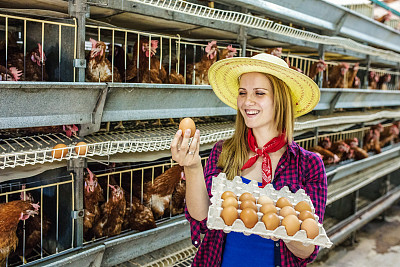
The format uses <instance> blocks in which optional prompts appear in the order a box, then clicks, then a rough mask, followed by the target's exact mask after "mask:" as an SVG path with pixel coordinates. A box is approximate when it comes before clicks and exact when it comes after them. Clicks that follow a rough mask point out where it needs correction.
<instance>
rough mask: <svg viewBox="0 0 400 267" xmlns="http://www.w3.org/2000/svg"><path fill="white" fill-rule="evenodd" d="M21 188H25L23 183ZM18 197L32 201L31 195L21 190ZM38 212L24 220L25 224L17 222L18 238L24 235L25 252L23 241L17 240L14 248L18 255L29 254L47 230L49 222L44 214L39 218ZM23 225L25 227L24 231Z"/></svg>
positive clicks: (20, 238) (22, 237)
mask: <svg viewBox="0 0 400 267" xmlns="http://www.w3.org/2000/svg"><path fill="white" fill-rule="evenodd" d="M22 189H23V190H24V189H25V185H22ZM20 199H21V200H23V201H30V202H31V203H34V199H33V196H32V195H31V194H30V193H28V192H26V193H24V192H21V195H20ZM40 212H41V211H38V214H37V215H38V216H33V217H30V218H28V219H27V220H25V226H24V225H23V223H22V222H20V223H19V224H18V228H17V237H18V240H23V239H24V235H25V254H24V255H23V249H24V248H23V245H24V244H23V242H19V243H18V247H17V250H16V253H17V255H18V256H22V255H23V256H24V257H27V256H28V255H30V254H31V253H32V251H33V249H34V248H35V247H36V246H37V245H38V244H40V240H41V239H42V236H43V237H45V236H46V235H47V233H48V232H49V230H50V226H51V222H50V220H49V219H48V218H47V216H45V215H44V214H43V215H42V218H41V216H40ZM42 225H43V226H42ZM24 227H25V233H24Z"/></svg>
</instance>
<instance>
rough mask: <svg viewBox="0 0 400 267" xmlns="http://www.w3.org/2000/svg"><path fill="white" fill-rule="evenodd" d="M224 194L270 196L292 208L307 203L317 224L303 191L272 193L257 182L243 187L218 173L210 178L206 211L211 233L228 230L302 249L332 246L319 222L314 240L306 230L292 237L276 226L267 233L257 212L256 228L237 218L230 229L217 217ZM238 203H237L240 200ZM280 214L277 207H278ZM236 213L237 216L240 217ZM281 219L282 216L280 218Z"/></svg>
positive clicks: (271, 188)
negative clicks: (295, 244)
mask: <svg viewBox="0 0 400 267" xmlns="http://www.w3.org/2000/svg"><path fill="white" fill-rule="evenodd" d="M225 191H232V192H233V193H235V194H236V195H237V196H240V195H241V194H242V193H245V192H249V193H251V194H253V196H254V197H255V198H256V200H258V198H259V197H260V196H261V195H266V196H268V197H270V198H271V199H272V200H273V201H274V203H276V201H277V200H278V199H279V198H281V197H286V198H287V199H289V200H290V202H291V203H292V205H293V206H295V205H296V204H297V203H298V202H300V201H306V202H307V203H308V204H309V205H310V207H311V209H312V213H313V214H314V217H315V220H316V221H317V222H318V216H317V215H315V209H314V206H313V204H312V202H311V200H310V197H309V196H308V195H307V194H306V193H305V191H304V190H303V189H299V190H298V191H297V192H296V193H292V192H291V191H290V190H289V188H288V187H287V186H284V187H283V188H281V189H280V190H275V189H274V187H273V186H272V184H268V185H266V186H265V187H264V188H259V187H258V184H257V182H256V181H251V182H250V183H249V184H245V183H243V182H242V179H241V178H240V177H239V176H236V177H235V178H234V179H233V180H232V181H230V180H227V179H226V175H225V173H220V174H219V175H218V176H217V177H214V178H213V181H212V188H211V194H212V198H211V206H210V208H209V210H208V220H207V227H208V229H213V230H223V231H224V232H225V233H229V232H231V231H234V232H240V233H243V234H245V235H250V234H256V235H259V236H262V237H265V238H273V237H274V238H278V239H282V240H283V241H285V242H290V241H300V242H302V243H303V244H304V245H305V246H307V245H317V246H321V247H325V248H330V247H331V246H332V242H331V241H330V240H329V238H328V236H327V235H326V232H325V229H324V228H323V226H322V224H320V223H318V228H319V234H318V236H316V237H315V238H314V239H310V238H307V234H306V231H304V230H299V231H298V232H297V233H296V234H294V235H293V236H289V235H287V233H286V229H285V227H284V226H282V225H281V226H278V228H276V229H275V230H273V231H271V230H267V229H266V227H265V224H264V223H263V222H262V221H261V218H262V216H263V214H262V213H261V212H257V215H258V222H257V223H256V225H255V226H254V227H253V228H251V229H249V228H247V227H246V226H245V225H244V223H243V221H242V220H240V219H236V220H235V221H234V223H233V224H232V226H229V225H226V224H225V222H224V220H223V219H222V218H221V216H220V214H221V211H222V207H221V204H222V202H223V200H222V199H221V195H222V194H223V193H224V192H225ZM239 204H240V201H239ZM260 206H261V205H260V204H257V208H258V210H259V208H260ZM277 209H278V211H279V208H277ZM240 212H241V211H240V210H239V214H240ZM279 217H280V219H282V217H281V216H279Z"/></svg>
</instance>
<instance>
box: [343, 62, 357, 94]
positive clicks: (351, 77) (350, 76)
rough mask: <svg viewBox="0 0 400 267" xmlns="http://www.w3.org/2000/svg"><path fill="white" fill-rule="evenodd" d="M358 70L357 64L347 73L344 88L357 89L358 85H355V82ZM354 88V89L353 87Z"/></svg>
mask: <svg viewBox="0 0 400 267" xmlns="http://www.w3.org/2000/svg"><path fill="white" fill-rule="evenodd" d="M358 69H359V63H355V64H354V65H353V66H352V67H351V68H350V69H349V70H348V72H347V83H346V88H357V87H358V85H355V84H354V83H355V80H356V77H357V72H358ZM355 86H356V87H355Z"/></svg>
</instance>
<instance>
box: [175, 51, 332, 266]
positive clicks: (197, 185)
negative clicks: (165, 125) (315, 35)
mask: <svg viewBox="0 0 400 267" xmlns="http://www.w3.org/2000/svg"><path fill="white" fill-rule="evenodd" d="M209 80H210V84H211V86H212V88H213V90H214V92H215V94H216V95H217V96H218V97H219V98H220V99H221V100H222V101H223V102H224V103H225V104H227V105H228V106H230V107H233V108H235V109H237V110H238V112H237V117H236V129H235V133H234V135H233V136H232V137H231V138H230V139H228V140H226V141H219V142H217V143H216V144H215V146H214V148H213V149H212V151H211V154H210V157H209V159H208V161H207V164H206V167H205V169H204V172H203V169H202V165H201V161H200V156H199V149H200V146H199V140H200V132H199V130H196V133H195V135H194V137H193V140H192V142H191V143H190V145H189V136H190V130H188V131H187V132H185V133H184V137H183V138H182V137H181V134H182V132H181V131H180V130H179V131H178V132H177V133H176V135H175V137H174V139H173V141H172V143H171V153H172V158H173V159H174V160H175V161H177V162H178V163H179V164H180V165H181V166H184V169H185V175H186V205H187V210H186V217H187V219H188V220H189V222H190V224H191V231H192V241H193V244H194V245H195V246H196V247H198V246H199V245H200V243H201V246H200V248H199V250H198V252H197V254H196V256H195V258H194V261H193V266H213V267H214V266H223V267H225V266H306V265H307V263H308V262H311V261H312V260H313V259H314V258H315V257H316V255H317V252H318V248H317V247H315V246H312V245H310V246H307V247H306V246H303V245H302V243H300V242H294V241H292V242H290V243H286V242H284V241H282V240H270V239H264V238H261V237H260V236H257V235H250V236H244V235H243V234H240V233H234V232H231V233H229V234H225V233H224V232H223V231H217V230H208V229H207V227H206V222H207V214H208V207H209V205H210V197H211V184H212V177H215V176H217V175H218V173H219V172H225V173H226V174H227V177H228V179H233V177H234V176H237V175H240V176H241V177H242V180H243V182H244V183H248V182H250V180H256V181H257V182H259V186H261V187H262V186H265V185H266V184H268V183H272V184H273V186H274V188H275V189H277V190H279V189H280V188H282V187H283V186H288V187H289V188H290V190H291V191H292V192H296V191H297V190H298V189H300V188H303V189H304V190H305V191H306V193H307V194H308V195H309V196H310V199H311V201H312V202H313V205H314V207H315V212H316V214H317V215H318V216H319V220H320V223H322V220H323V215H324V211H325V203H326V196H327V181H326V173H325V169H324V165H323V163H322V160H321V159H320V157H318V156H317V155H316V154H314V153H312V152H309V151H306V150H304V149H303V148H301V147H299V146H298V145H297V144H296V143H295V142H293V129H294V118H295V117H298V116H301V115H303V114H305V113H307V112H309V111H311V110H312V109H313V108H314V107H315V106H316V105H317V103H318V101H319V96H320V92H319V88H318V86H317V85H316V84H315V83H314V82H313V81H312V80H311V79H310V78H308V77H307V76H305V75H303V74H301V73H299V72H297V71H295V70H292V69H290V68H289V67H288V65H287V64H286V62H284V61H283V60H281V59H280V58H278V57H275V56H272V55H268V54H258V55H256V56H254V57H252V58H231V59H225V60H221V61H218V62H216V63H215V64H213V65H212V66H211V68H210V70H209ZM264 144H265V145H264ZM200 233H204V234H205V235H204V238H203V240H202V241H201V240H200Z"/></svg>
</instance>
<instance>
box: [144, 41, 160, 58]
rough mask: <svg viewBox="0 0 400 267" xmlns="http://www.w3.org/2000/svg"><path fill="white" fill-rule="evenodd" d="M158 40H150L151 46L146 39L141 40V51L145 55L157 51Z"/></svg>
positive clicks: (151, 54) (153, 53) (152, 54)
mask: <svg viewBox="0 0 400 267" xmlns="http://www.w3.org/2000/svg"><path fill="white" fill-rule="evenodd" d="M157 48H158V40H151V46H149V42H148V41H144V42H142V52H144V53H145V54H146V57H149V56H150V57H152V56H154V55H155V54H156V53H157Z"/></svg>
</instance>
